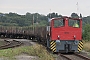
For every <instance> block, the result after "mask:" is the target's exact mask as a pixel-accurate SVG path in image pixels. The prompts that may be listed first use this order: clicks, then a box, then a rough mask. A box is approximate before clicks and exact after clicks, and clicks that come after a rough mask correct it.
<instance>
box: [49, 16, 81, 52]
mask: <svg viewBox="0 0 90 60" xmlns="http://www.w3.org/2000/svg"><path fill="white" fill-rule="evenodd" d="M47 30H48V31H49V34H48V35H47V47H48V48H50V49H51V50H52V51H53V52H66V53H67V52H80V51H81V50H82V48H83V42H82V19H81V18H71V17H61V18H52V19H51V22H50V27H48V29H47Z"/></svg>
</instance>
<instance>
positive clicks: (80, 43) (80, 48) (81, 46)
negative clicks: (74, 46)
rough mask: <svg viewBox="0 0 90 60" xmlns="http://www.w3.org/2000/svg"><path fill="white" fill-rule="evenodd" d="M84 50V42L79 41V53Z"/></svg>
mask: <svg viewBox="0 0 90 60" xmlns="http://www.w3.org/2000/svg"><path fill="white" fill-rule="evenodd" d="M82 49H83V41H79V44H78V52H80V51H81V50H82Z"/></svg>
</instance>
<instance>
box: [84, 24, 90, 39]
mask: <svg viewBox="0 0 90 60" xmlns="http://www.w3.org/2000/svg"><path fill="white" fill-rule="evenodd" d="M83 39H84V40H90V24H86V25H85V26H84V29H83Z"/></svg>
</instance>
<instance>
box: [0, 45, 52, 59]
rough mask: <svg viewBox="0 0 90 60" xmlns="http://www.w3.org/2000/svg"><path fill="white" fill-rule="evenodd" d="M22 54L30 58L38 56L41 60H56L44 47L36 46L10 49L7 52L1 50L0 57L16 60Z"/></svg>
mask: <svg viewBox="0 0 90 60" xmlns="http://www.w3.org/2000/svg"><path fill="white" fill-rule="evenodd" d="M22 53H25V54H28V55H30V56H38V57H39V60H54V58H53V56H52V54H50V53H49V52H48V51H47V50H46V49H45V47H43V46H42V45H39V44H37V45H34V46H21V47H17V48H14V49H12V48H9V49H5V50H0V57H4V58H9V60H14V59H15V56H17V55H20V54H22Z"/></svg>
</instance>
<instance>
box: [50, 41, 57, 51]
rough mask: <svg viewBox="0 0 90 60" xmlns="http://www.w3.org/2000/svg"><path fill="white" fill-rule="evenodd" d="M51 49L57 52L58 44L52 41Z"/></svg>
mask: <svg viewBox="0 0 90 60" xmlns="http://www.w3.org/2000/svg"><path fill="white" fill-rule="evenodd" d="M50 48H51V50H52V51H53V52H56V42H55V41H51V43H50Z"/></svg>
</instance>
